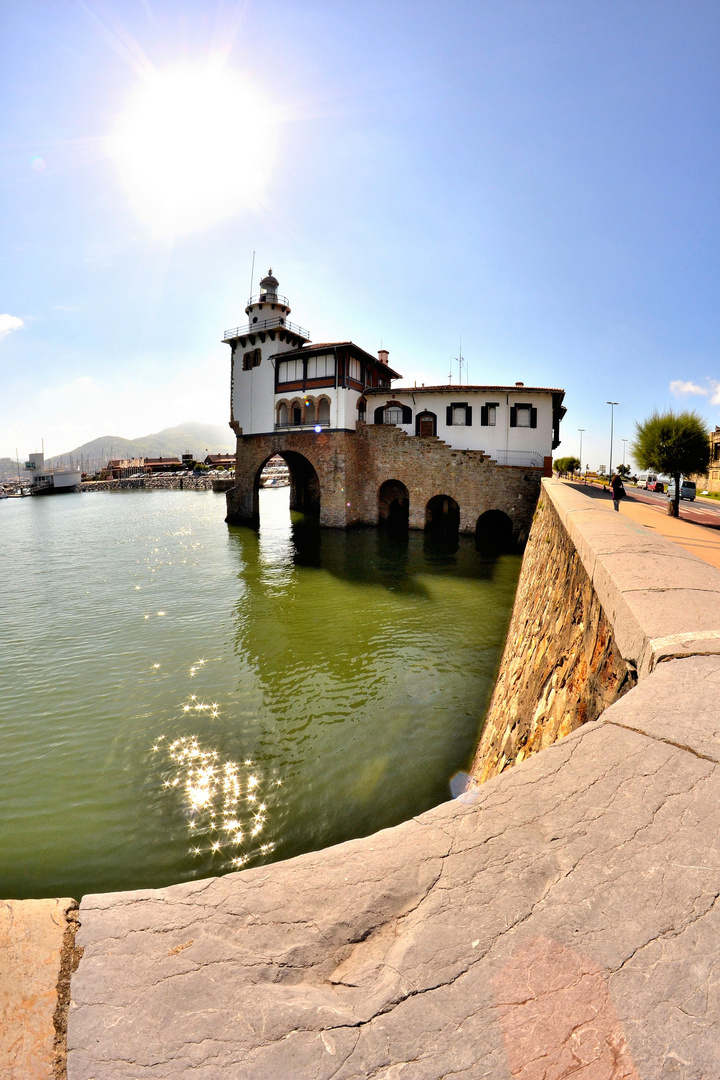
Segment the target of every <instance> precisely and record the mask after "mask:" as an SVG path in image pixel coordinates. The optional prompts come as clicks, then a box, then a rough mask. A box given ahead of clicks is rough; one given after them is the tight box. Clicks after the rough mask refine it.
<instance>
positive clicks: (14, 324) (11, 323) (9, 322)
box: [0, 315, 24, 338]
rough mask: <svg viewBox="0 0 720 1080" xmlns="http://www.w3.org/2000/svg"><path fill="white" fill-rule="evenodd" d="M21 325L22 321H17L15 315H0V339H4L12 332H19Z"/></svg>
mask: <svg viewBox="0 0 720 1080" xmlns="http://www.w3.org/2000/svg"><path fill="white" fill-rule="evenodd" d="M23 325H24V324H23V321H22V319H18V317H17V315H0V338H4V337H5V335H6V334H10V333H12V331H13V330H19V329H20V327H21V326H23Z"/></svg>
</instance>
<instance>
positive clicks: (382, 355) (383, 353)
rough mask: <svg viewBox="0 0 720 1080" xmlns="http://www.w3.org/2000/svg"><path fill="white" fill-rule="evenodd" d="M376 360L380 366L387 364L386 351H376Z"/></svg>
mask: <svg viewBox="0 0 720 1080" xmlns="http://www.w3.org/2000/svg"><path fill="white" fill-rule="evenodd" d="M378 360H379V361H380V363H381V364H387V362H388V351H387V349H378Z"/></svg>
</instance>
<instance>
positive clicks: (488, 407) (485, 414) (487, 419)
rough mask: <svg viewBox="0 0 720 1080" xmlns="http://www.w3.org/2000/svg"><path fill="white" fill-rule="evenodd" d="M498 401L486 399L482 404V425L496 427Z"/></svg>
mask: <svg viewBox="0 0 720 1080" xmlns="http://www.w3.org/2000/svg"><path fill="white" fill-rule="evenodd" d="M497 410H498V403H497V401H486V402H485V404H484V405H481V406H480V424H481V426H482V427H495V426H496V425H497Z"/></svg>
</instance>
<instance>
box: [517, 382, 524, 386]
mask: <svg viewBox="0 0 720 1080" xmlns="http://www.w3.org/2000/svg"><path fill="white" fill-rule="evenodd" d="M515 385H516V386H524V385H525V383H524V382H516V383H515Z"/></svg>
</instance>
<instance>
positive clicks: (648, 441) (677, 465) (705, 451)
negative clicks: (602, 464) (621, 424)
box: [630, 410, 710, 517]
mask: <svg viewBox="0 0 720 1080" xmlns="http://www.w3.org/2000/svg"><path fill="white" fill-rule="evenodd" d="M630 452H631V454H632V456H633V457H634V459H635V461H636V462H637V463H638V465H639V466H640V468H641V469H652V470H654V471H655V472H662V473H666V474H667V475H668V476H672V477H673V479H674V481H675V498H674V499H673V501H672V502H668V514H670V515H671V517H678V516H679V514H680V478H681V477H682V476H690V475H692V473H702V472H705V471H706V470H707V467H708V462H709V460H710V443H709V440H708V432H707V428H706V426H705V421H704V420H703V419H702V417H700V416H698V414H697V413H696V412H679V413H676V412H673V411H672V410H671V411H670V412H666V413H658V412H654V413H653V414H652V416H651V417H650V418H649V419H648V420H645V421H644V422H643V423H642V424H637V423H636V424H635V441H634V443H633V444H632V446H631V447H630Z"/></svg>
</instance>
